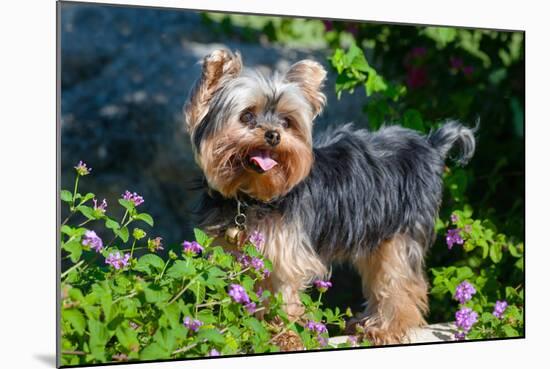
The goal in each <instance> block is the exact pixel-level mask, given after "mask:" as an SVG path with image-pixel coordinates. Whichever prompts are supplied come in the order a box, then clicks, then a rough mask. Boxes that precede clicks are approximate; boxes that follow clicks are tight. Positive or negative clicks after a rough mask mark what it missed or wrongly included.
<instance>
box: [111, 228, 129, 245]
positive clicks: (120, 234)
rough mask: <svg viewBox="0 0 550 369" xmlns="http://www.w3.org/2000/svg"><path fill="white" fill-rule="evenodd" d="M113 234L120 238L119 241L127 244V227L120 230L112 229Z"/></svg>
mask: <svg viewBox="0 0 550 369" xmlns="http://www.w3.org/2000/svg"><path fill="white" fill-rule="evenodd" d="M113 232H114V234H115V235H117V236H118V237H120V239H121V240H122V241H123V242H128V238H129V237H130V232H129V231H128V227H123V228H120V229H113Z"/></svg>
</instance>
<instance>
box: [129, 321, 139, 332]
mask: <svg viewBox="0 0 550 369" xmlns="http://www.w3.org/2000/svg"><path fill="white" fill-rule="evenodd" d="M128 325H129V326H130V328H132V329H133V330H136V329H138V328H139V324H137V323H136V322H132V321H130V322H128Z"/></svg>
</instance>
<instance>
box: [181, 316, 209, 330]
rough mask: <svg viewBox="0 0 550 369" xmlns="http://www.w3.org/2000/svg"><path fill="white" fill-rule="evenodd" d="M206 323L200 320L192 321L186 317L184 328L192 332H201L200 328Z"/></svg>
mask: <svg viewBox="0 0 550 369" xmlns="http://www.w3.org/2000/svg"><path fill="white" fill-rule="evenodd" d="M203 324H204V323H203V322H201V321H200V320H198V319H191V318H190V317H188V316H186V317H185V318H184V319H183V326H184V327H185V328H187V329H189V330H190V331H193V332H196V331H198V330H199V328H200V327H201V326H202V325H203Z"/></svg>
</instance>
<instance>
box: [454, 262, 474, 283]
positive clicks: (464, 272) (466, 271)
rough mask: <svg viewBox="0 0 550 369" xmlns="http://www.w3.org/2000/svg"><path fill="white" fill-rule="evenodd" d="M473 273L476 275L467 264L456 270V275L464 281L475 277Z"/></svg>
mask: <svg viewBox="0 0 550 369" xmlns="http://www.w3.org/2000/svg"><path fill="white" fill-rule="evenodd" d="M473 275H474V272H473V271H472V269H470V268H469V267H467V266H464V267H460V268H458V269H457V270H456V277H457V278H458V279H459V280H462V281H463V280H466V279H468V278H471V277H473Z"/></svg>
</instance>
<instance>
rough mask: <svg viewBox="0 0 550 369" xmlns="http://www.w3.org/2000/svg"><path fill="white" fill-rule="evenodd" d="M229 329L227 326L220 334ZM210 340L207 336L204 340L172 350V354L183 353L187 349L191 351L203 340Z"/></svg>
mask: <svg viewBox="0 0 550 369" xmlns="http://www.w3.org/2000/svg"><path fill="white" fill-rule="evenodd" d="M226 331H227V328H224V329H222V330H221V331H220V334H224V333H225V332H226ZM206 341H208V340H207V339H206V338H205V339H203V340H200V341H199V342H195V343H192V344H190V345H187V346H184V347H182V348H180V349H177V350H176V351H173V352H172V355H177V354H181V353H182V352H186V351H189V350H191V349H192V348H193V347H195V346H197V345H198V344H200V343H203V342H206Z"/></svg>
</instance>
